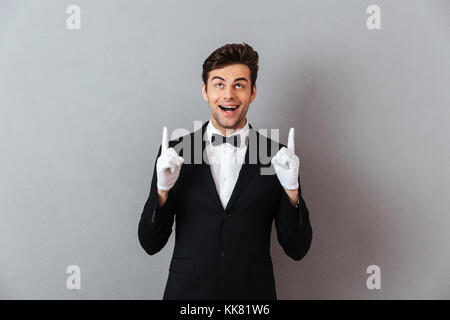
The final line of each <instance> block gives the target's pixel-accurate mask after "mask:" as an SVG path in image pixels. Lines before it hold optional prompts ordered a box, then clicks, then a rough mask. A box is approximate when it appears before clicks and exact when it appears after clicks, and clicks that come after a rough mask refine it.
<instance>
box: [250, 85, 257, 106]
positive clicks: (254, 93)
mask: <svg viewBox="0 0 450 320" xmlns="http://www.w3.org/2000/svg"><path fill="white" fill-rule="evenodd" d="M255 97H256V83H255V85H254V87H253V93H252V95H251V97H250V103H252V102H253V100H255Z"/></svg>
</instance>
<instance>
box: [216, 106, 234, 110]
mask: <svg viewBox="0 0 450 320" xmlns="http://www.w3.org/2000/svg"><path fill="white" fill-rule="evenodd" d="M220 107H222V108H225V109H236V108H237V107H238V106H220Z"/></svg>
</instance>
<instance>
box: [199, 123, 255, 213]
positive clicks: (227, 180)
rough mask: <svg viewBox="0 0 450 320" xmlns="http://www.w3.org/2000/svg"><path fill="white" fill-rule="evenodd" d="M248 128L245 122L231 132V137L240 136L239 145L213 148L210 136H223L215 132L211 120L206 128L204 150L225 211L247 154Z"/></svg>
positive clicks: (227, 144)
mask: <svg viewBox="0 0 450 320" xmlns="http://www.w3.org/2000/svg"><path fill="white" fill-rule="evenodd" d="M248 132H249V126H248V121H247V120H246V122H245V125H244V127H242V128H241V129H238V130H236V131H235V132H233V134H232V135H231V136H234V135H238V134H239V135H240V136H241V145H240V146H238V147H234V146H232V145H231V144H229V143H226V142H225V143H223V144H220V145H218V146H213V145H212V143H211V136H212V134H213V133H216V134H220V135H221V136H223V134H222V133H221V132H220V131H219V130H217V129H216V128H215V127H214V125H213V124H212V122H211V120H210V121H209V123H208V125H207V126H206V130H205V136H204V140H205V141H206V144H205V149H206V155H207V157H208V162H209V164H210V167H211V173H212V176H213V179H214V183H215V184H216V189H217V193H218V194H219V198H220V201H221V202H222V206H223V208H224V209H225V208H226V206H227V204H228V201H229V200H230V197H231V194H232V192H233V189H234V186H235V185H236V182H237V179H238V177H239V172H240V170H241V166H242V164H243V163H244V160H245V153H246V152H247V145H248Z"/></svg>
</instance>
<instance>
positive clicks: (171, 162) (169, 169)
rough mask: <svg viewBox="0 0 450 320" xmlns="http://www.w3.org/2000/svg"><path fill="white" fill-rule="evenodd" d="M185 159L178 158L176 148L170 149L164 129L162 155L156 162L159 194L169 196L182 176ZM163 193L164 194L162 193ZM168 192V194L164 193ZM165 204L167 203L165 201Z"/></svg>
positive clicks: (164, 129)
mask: <svg viewBox="0 0 450 320" xmlns="http://www.w3.org/2000/svg"><path fill="white" fill-rule="evenodd" d="M183 163H184V159H183V158H182V157H180V156H178V154H177V152H176V151H175V149H174V148H169V137H168V135H167V128H166V127H164V128H163V136H162V145H161V155H160V156H159V158H158V160H157V161H156V174H157V187H158V193H165V194H168V191H169V190H170V189H172V187H173V186H174V184H175V182H177V179H178V176H179V175H180V170H181V166H182V165H183ZM161 191H163V192H161ZM164 191H166V192H164ZM164 202H165V201H164Z"/></svg>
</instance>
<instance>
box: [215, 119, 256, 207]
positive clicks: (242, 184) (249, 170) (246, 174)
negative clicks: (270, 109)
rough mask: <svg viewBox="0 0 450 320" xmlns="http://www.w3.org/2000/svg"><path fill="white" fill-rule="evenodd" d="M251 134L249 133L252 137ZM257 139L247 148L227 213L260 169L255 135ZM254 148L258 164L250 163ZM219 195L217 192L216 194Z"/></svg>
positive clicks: (250, 127)
mask: <svg viewBox="0 0 450 320" xmlns="http://www.w3.org/2000/svg"><path fill="white" fill-rule="evenodd" d="M249 130H250V131H251V130H253V128H252V126H251V125H250V124H249ZM250 134H251V133H249V136H250ZM255 137H257V139H249V140H248V141H249V144H248V147H247V152H246V153H245V161H244V163H243V164H242V167H241V170H240V171H239V177H238V180H237V182H236V185H235V186H234V189H233V193H232V194H231V197H230V200H229V201H228V204H227V207H226V208H225V211H226V210H228V209H229V208H231V206H232V205H233V204H234V203H235V202H236V200H237V199H238V198H239V196H240V195H241V194H242V193H243V192H244V190H245V188H246V187H247V185H248V184H249V182H250V181H251V180H252V178H253V176H254V175H255V173H256V172H257V169H258V168H259V167H260V162H259V148H258V139H259V137H258V136H257V135H256V134H255ZM255 142H256V146H254V145H253V147H252V146H251V145H250V144H251V143H255ZM251 147H252V148H254V149H253V150H257V155H258V156H257V164H250V161H249V152H250V148H251ZM216 193H217V192H216Z"/></svg>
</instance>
